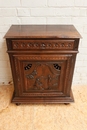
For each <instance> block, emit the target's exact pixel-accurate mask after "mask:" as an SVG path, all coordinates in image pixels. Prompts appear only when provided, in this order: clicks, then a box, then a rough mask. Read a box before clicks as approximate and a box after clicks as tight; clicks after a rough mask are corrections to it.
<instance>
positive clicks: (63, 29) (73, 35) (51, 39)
mask: <svg viewBox="0 0 87 130" xmlns="http://www.w3.org/2000/svg"><path fill="white" fill-rule="evenodd" d="M5 38H6V43H7V48H8V50H7V52H8V54H9V58H10V63H11V69H12V75H13V81H14V95H13V98H12V102H14V103H16V104H20V103H70V102H73V101H74V99H73V95H72V91H71V84H72V78H73V71H74V65H75V59H76V54H77V53H78V45H79V39H80V38H81V35H80V34H79V33H78V32H77V30H76V29H75V27H74V26H73V25H13V26H11V28H10V29H9V31H8V32H7V33H6V35H5Z"/></svg>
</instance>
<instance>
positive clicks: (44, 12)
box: [0, 0, 87, 85]
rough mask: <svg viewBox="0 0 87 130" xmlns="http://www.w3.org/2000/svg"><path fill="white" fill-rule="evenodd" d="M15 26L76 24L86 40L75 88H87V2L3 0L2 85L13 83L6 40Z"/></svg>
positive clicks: (0, 4)
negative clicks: (5, 37) (10, 28)
mask: <svg viewBox="0 0 87 130" xmlns="http://www.w3.org/2000/svg"><path fill="white" fill-rule="evenodd" d="M12 24H73V25H74V26H75V27H76V29H77V30H78V31H79V32H80V34H81V35H82V37H83V39H82V40H81V41H80V46H79V54H78V56H77V61H76V66H75V72H74V78H73V85H87V43H86V42H87V0H65V1H64V0H0V84H9V82H10V81H11V80H12V76H11V70H10V64H9V58H8V55H7V54H6V49H7V48H6V43H5V39H3V36H4V35H5V33H6V32H7V30H8V29H9V27H10V26H11V25H12Z"/></svg>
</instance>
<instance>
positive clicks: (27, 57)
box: [14, 55, 67, 61]
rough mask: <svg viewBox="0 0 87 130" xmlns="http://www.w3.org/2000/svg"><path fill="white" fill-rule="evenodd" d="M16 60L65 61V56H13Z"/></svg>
mask: <svg viewBox="0 0 87 130" xmlns="http://www.w3.org/2000/svg"><path fill="white" fill-rule="evenodd" d="M14 57H15V58H17V59H18V60H40V61H42V60H53V61H54V60H67V56H63V55H62V56H61V55H14Z"/></svg>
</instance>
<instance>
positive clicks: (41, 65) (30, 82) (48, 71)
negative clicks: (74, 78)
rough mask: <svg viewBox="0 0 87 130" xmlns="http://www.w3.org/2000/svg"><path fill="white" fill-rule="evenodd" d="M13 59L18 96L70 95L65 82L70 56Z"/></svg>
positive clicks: (27, 56) (16, 57)
mask: <svg viewBox="0 0 87 130" xmlns="http://www.w3.org/2000/svg"><path fill="white" fill-rule="evenodd" d="M13 57H14V58H13V59H14V62H15V63H14V65H15V68H16V70H15V75H16V81H17V88H18V90H17V94H18V96H27V97H29V96H30V97H32V96H65V95H67V94H68V93H70V92H67V91H68V90H69V89H68V88H67V87H68V84H67V80H68V78H69V75H70V74H69V70H70V62H71V60H72V55H53V54H52V55H13ZM66 88H67V89H66ZM15 93H16V92H15Z"/></svg>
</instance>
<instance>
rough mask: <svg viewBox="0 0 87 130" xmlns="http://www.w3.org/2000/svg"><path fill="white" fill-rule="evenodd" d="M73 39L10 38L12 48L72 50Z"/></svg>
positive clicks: (73, 45)
mask: <svg viewBox="0 0 87 130" xmlns="http://www.w3.org/2000/svg"><path fill="white" fill-rule="evenodd" d="M74 48H75V40H12V49H13V50H25V49H26V50H33V49H34V50H39V49H42V50H43V49H44V50H74Z"/></svg>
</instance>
